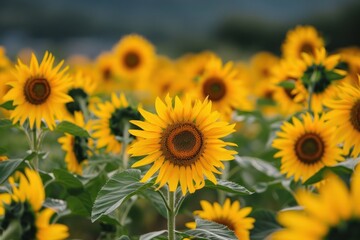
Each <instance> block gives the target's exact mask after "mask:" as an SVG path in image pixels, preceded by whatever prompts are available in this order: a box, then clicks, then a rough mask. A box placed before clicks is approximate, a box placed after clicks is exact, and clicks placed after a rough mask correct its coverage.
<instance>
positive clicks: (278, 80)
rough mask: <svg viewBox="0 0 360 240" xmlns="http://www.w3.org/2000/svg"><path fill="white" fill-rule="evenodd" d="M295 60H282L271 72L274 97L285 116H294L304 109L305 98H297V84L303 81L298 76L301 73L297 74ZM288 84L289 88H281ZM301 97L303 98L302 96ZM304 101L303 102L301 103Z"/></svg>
mask: <svg viewBox="0 0 360 240" xmlns="http://www.w3.org/2000/svg"><path fill="white" fill-rule="evenodd" d="M294 61H297V60H294V59H286V60H285V59H282V60H281V61H280V62H279V64H277V65H276V66H274V67H273V68H272V70H271V72H272V77H271V83H272V85H273V86H274V89H273V94H272V97H273V99H274V101H275V102H276V103H277V105H278V106H279V110H280V113H281V114H283V115H290V114H294V113H296V112H298V111H300V110H302V109H303V108H304V103H303V100H304V99H303V98H301V99H298V98H299V97H298V98H296V97H297V95H296V93H295V92H296V90H294V88H296V83H297V82H298V81H301V80H300V79H298V76H299V75H301V74H302V73H301V72H296V71H298V70H299V69H297V68H296V67H295V65H296V64H295V65H294ZM286 83H288V85H289V86H281V84H286ZM291 85H293V86H291ZM300 97H301V96H300ZM301 100H302V101H301Z"/></svg>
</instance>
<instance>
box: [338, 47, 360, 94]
mask: <svg viewBox="0 0 360 240" xmlns="http://www.w3.org/2000/svg"><path fill="white" fill-rule="evenodd" d="M338 53H339V54H340V55H341V61H342V62H343V63H344V64H345V67H346V70H347V71H348V74H347V76H346V77H345V79H344V82H348V83H350V84H352V85H354V86H355V87H360V86H359V85H360V84H359V81H358V75H360V48H359V47H348V48H343V49H340V51H339V52H338Z"/></svg>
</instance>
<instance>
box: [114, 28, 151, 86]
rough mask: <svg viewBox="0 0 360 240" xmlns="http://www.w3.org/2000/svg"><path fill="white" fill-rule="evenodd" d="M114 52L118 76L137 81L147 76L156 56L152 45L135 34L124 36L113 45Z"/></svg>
mask: <svg viewBox="0 0 360 240" xmlns="http://www.w3.org/2000/svg"><path fill="white" fill-rule="evenodd" d="M114 54H115V58H116V59H115V61H116V64H117V66H118V69H119V74H120V77H121V78H124V79H131V80H137V81H139V80H142V79H143V78H145V79H146V78H147V77H148V75H149V74H150V72H151V70H152V69H153V67H154V63H155V57H156V56H155V49H154V46H153V45H152V44H151V43H150V42H149V41H148V40H146V39H145V38H143V37H142V36H140V35H136V34H131V35H126V36H124V37H123V38H122V39H121V40H120V41H119V42H118V43H117V44H116V46H115V47H114ZM134 78H135V79H134ZM135 85H136V83H135Z"/></svg>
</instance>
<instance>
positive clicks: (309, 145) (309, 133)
mask: <svg viewBox="0 0 360 240" xmlns="http://www.w3.org/2000/svg"><path fill="white" fill-rule="evenodd" d="M325 119H326V118H325V117H324V115H322V116H321V117H319V116H318V115H317V114H316V115H315V116H314V117H312V116H311V115H310V114H305V115H302V119H298V118H296V117H293V118H292V123H288V122H285V123H284V124H283V125H282V126H281V131H280V132H278V133H277V136H278V137H277V138H276V139H275V140H274V141H273V144H272V146H273V147H274V148H276V149H278V152H277V153H276V154H275V157H279V158H281V172H282V173H283V174H286V176H287V177H291V176H293V177H294V180H295V181H298V180H300V179H301V181H302V182H305V181H306V180H307V179H309V178H310V177H311V176H313V175H314V174H315V173H316V172H318V171H319V170H320V169H322V168H323V167H324V166H333V165H335V164H336V163H337V162H338V161H342V160H343V157H342V156H341V150H340V149H339V148H338V146H337V143H338V142H337V140H336V139H335V135H334V131H335V127H334V126H332V125H330V124H329V122H327V121H325Z"/></svg>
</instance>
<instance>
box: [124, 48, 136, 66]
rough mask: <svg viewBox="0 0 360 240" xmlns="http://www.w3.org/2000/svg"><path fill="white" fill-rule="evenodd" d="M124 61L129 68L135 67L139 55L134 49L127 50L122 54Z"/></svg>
mask: <svg viewBox="0 0 360 240" xmlns="http://www.w3.org/2000/svg"><path fill="white" fill-rule="evenodd" d="M124 63H125V65H126V67H128V68H130V69H134V68H136V67H137V66H138V65H139V64H140V56H139V54H138V53H136V52H134V51H129V52H127V53H126V54H125V56H124Z"/></svg>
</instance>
